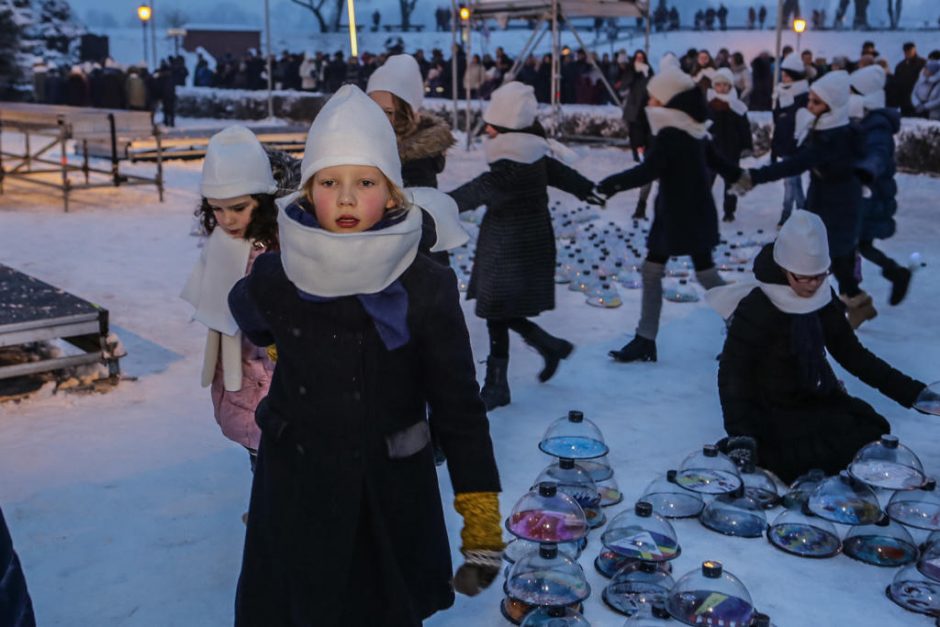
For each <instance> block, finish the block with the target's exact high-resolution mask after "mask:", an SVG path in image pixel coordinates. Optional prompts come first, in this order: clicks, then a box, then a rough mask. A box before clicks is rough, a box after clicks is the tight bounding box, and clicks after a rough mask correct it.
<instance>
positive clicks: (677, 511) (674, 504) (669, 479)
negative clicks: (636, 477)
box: [641, 470, 705, 518]
mask: <svg viewBox="0 0 940 627" xmlns="http://www.w3.org/2000/svg"><path fill="white" fill-rule="evenodd" d="M677 472H678V471H676V470H669V471H667V472H666V474H665V476H663V477H660V478H659V479H654V480H653V482H652V483H650V484H649V485H648V486H646V490H644V491H643V496H642V497H641V500H643V501H646V502H647V503H650V504H651V505H652V506H653V511H654V512H656V513H657V514H659V515H660V516H663V517H665V518H692V517H693V516H698V515H699V514H701V513H702V510H703V509H704V508H705V502H704V501H703V500H702V497H700V496H699V495H698V494H696V493H695V492H690V491H689V490H686V489H685V488H683V487H682V486H680V485H679V484H678V483H677V482H676V474H677Z"/></svg>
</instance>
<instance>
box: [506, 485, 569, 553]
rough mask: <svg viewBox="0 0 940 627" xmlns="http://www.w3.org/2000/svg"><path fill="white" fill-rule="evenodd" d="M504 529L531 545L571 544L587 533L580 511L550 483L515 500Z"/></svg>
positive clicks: (565, 495)
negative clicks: (528, 541) (539, 543)
mask: <svg viewBox="0 0 940 627" xmlns="http://www.w3.org/2000/svg"><path fill="white" fill-rule="evenodd" d="M506 528H507V529H508V530H509V532H510V533H512V534H513V535H514V536H516V537H517V538H522V539H523V540H532V541H534V542H571V541H572V540H580V539H581V538H583V537H585V536H586V535H587V533H588V524H587V517H586V516H585V515H584V510H583V509H581V506H580V505H578V503H577V501H575V500H574V499H573V498H571V497H570V496H568V495H567V494H564V493H562V492H559V491H558V487H557V486H556V485H555V484H554V483H550V482H545V483H542V484H539V486H538V489H537V490H533V491H531V492H528V493H526V494H524V495H523V496H522V498H521V499H519V501H518V502H517V503H516V505H515V507H513V508H512V513H510V515H509V518H508V519H507V520H506Z"/></svg>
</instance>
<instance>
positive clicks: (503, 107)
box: [483, 81, 539, 129]
mask: <svg viewBox="0 0 940 627" xmlns="http://www.w3.org/2000/svg"><path fill="white" fill-rule="evenodd" d="M538 110H539V103H538V101H537V100H536V99H535V89H533V87H532V86H531V85H525V84H523V83H520V82H518V81H512V82H509V83H506V84H505V85H503V86H502V87H500V88H499V89H497V90H496V91H494V92H493V93H492V95H491V96H490V104H489V106H487V107H486V111H485V112H484V113H483V121H484V122H486V123H487V124H492V125H493V126H499V127H502V128H510V129H523V128H527V127H529V126H532V124H534V123H535V116H536V115H537V114H538Z"/></svg>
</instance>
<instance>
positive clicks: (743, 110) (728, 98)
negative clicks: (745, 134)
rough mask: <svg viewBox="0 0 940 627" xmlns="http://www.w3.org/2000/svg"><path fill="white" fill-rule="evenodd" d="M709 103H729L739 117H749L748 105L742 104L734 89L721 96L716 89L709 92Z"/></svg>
mask: <svg viewBox="0 0 940 627" xmlns="http://www.w3.org/2000/svg"><path fill="white" fill-rule="evenodd" d="M706 97H707V98H708V102H711V101H712V100H721V101H724V102H727V103H728V106H729V107H731V110H732V111H734V112H735V113H737V114H738V115H747V105H746V104H744V103H743V102H741V99H740V98H738V94H737V93H736V92H735V91H734V88H733V87H732V88H731V91H729V92H728V93H727V94H719V93H718V92H717V91H715V90H714V89H709V90H708V95H707V96H706Z"/></svg>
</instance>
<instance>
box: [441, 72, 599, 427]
mask: <svg viewBox="0 0 940 627" xmlns="http://www.w3.org/2000/svg"><path fill="white" fill-rule="evenodd" d="M537 112H538V103H537V102H536V100H535V91H534V90H533V88H532V87H531V86H529V85H523V84H522V83H519V82H515V81H514V82H510V83H507V84H505V85H503V86H502V87H500V88H499V89H497V90H496V91H494V92H493V95H492V97H491V99H490V103H489V106H488V107H487V109H486V111H485V112H484V114H483V121H484V122H485V123H486V127H485V130H486V134H487V137H488V139H487V140H486V141H485V142H484V144H483V148H484V151H485V154H486V161H487V163H488V164H489V166H490V169H489V171H488V172H484V173H483V174H481V175H480V176H478V177H477V178H475V179H473V180H472V181H470V182H468V183H465V184H463V185H461V186H460V187H458V188H457V189H455V190H454V191H452V192H450V195H451V196H452V197H453V198H454V200H456V201H457V206H458V207H459V209H460V211H468V210H471V209H476V208H477V207H479V206H480V205H486V215H485V216H484V217H483V221H482V223H481V224H480V236H479V238H478V240H477V251H476V260H475V262H474V264H473V270H472V273H471V276H470V284H469V285H468V287H467V298H468V299H473V298H475V299H476V300H477V304H476V314H477V316H479V317H481V318H484V319H485V320H486V327H487V330H488V331H489V336H490V354H489V357H488V358H487V360H486V379H485V381H484V383H483V390H482V392H481V396H482V397H483V402H484V403H486V408H487V409H488V410H491V409H495V408H497V407H502V406H503V405H508V404H509V403H510V400H511V397H510V391H509V381H508V379H507V376H506V375H507V368H508V366H509V330H510V329H512V330H513V331H515V332H516V333H518V334H519V335H521V336H522V339H523V340H525V342H526V343H527V344H529V345H530V346H532V347H533V348H535V349H536V350H537V351H538V352H539V354H541V356H542V358H543V359H544V361H545V365H544V367H543V368H542V371H541V372H540V373H539V375H538V378H539V381H542V382H545V381H548V380H549V379H551V378H552V376H553V375H554V374H555V371H556V370H557V369H558V364H559V362H560V361H561V360H562V359H566V358H567V357H568V356H569V355H570V354H571V351H572V350H574V345H572V344H571V342H569V341H567V340H563V339H561V338H558V337H555V336H553V335H550V334H549V333H548V332H546V331H545V330H544V329H542V328H541V327H540V326H538V325H537V324H535V323H534V322H532V321H531V320H529V318H531V317H533V316H537V315H538V314H540V313H541V312H543V311H549V310H551V309H554V308H555V280H554V276H555V233H554V231H553V230H552V220H551V215H550V214H549V212H548V192H547V188H548V186H549V185H551V186H552V187H556V188H558V189H561V190H564V191H566V192H568V193H570V194H572V195H574V196H576V197H577V198H579V199H581V200H584V201H587V202H589V203H592V204H601V205H602V204H603V200H602V199H600V198H599V197H597V196H596V195H595V194H594V193H593V190H594V183H593V182H591V181H590V180H588V179H586V178H584V177H583V176H581V175H580V174H579V173H578V172H577V171H575V170H573V169H571V168H570V167H568V166H566V165H564V164H563V163H560V162H558V161H556V160H555V159H554V158H552V156H551V154H552V151H553V150H555V151H558V152H562V151H565V150H567V149H565V148H564V147H563V146H561V144H558V143H557V142H551V143H550V142H549V141H548V140H546V138H545V131H544V130H543V129H542V126H541V124H539V123H538V121H537V120H536V113H537Z"/></svg>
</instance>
